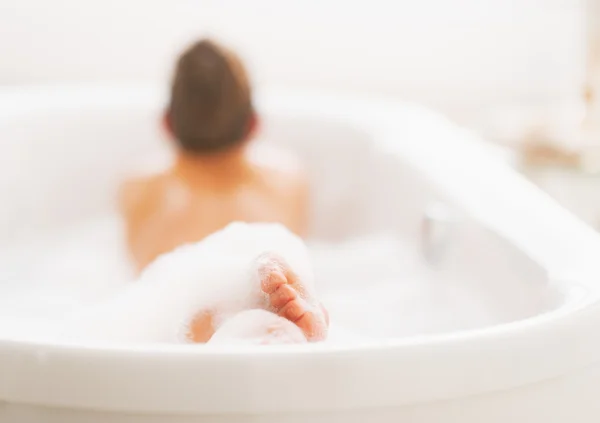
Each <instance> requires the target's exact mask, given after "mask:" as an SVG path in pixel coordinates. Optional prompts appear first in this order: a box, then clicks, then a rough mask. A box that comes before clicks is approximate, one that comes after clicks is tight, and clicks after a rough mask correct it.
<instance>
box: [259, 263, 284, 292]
mask: <svg viewBox="0 0 600 423" xmlns="http://www.w3.org/2000/svg"><path fill="white" fill-rule="evenodd" d="M286 283H287V279H286V277H285V275H284V274H283V272H282V271H281V270H280V269H277V268H272V269H270V270H267V271H264V270H263V272H261V288H262V290H263V292H264V293H265V294H268V295H271V294H274V293H275V292H277V291H278V290H279V288H280V287H281V286H282V285H285V284H286Z"/></svg>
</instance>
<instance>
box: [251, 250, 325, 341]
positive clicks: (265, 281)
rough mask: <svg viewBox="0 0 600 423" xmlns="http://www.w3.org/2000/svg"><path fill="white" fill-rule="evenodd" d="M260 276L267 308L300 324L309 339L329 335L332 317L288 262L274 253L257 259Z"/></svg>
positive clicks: (322, 338) (321, 339)
mask: <svg viewBox="0 0 600 423" xmlns="http://www.w3.org/2000/svg"><path fill="white" fill-rule="evenodd" d="M258 275H259V279H260V284H261V290H262V292H263V293H264V294H265V295H266V296H267V309H268V311H271V312H273V313H275V314H277V315H279V316H281V317H284V318H286V319H287V320H289V321H290V322H292V323H294V324H295V325H296V326H298V327H299V328H300V329H301V330H302V332H303V333H304V336H305V337H306V339H307V340H308V341H310V342H315V341H323V340H324V339H325V338H327V331H328V327H329V316H328V314H327V310H325V308H324V307H323V305H322V304H321V303H320V302H319V301H318V300H317V299H316V298H315V297H314V296H313V295H312V293H310V292H309V290H308V289H307V287H306V286H305V285H304V284H303V283H302V281H301V280H300V278H299V277H298V275H296V273H295V272H294V271H293V270H292V269H291V268H290V266H289V265H288V264H287V263H286V261H285V260H284V259H283V258H281V257H280V256H278V255H276V254H273V253H265V254H262V255H261V256H260V257H259V258H258Z"/></svg>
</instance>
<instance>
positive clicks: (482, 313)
mask: <svg viewBox="0 0 600 423" xmlns="http://www.w3.org/2000/svg"><path fill="white" fill-rule="evenodd" d="M308 247H309V252H310V258H309V259H310V261H311V262H312V267H313V269H314V275H315V289H316V290H317V292H318V296H319V298H320V299H321V300H322V301H323V302H324V304H325V305H326V306H327V308H328V310H329V312H330V317H331V323H332V329H331V333H330V338H329V341H328V342H357V341H361V342H362V341H365V340H367V341H368V340H377V339H382V338H397V337H406V336H411V335H419V334H429V333H438V332H447V331H453V330H459V329H468V328H475V327H483V326H487V325H490V324H493V323H496V322H497V319H495V317H494V315H493V314H491V313H490V312H489V310H488V309H487V308H486V307H485V305H484V302H482V301H480V299H479V298H478V297H477V296H476V295H474V293H472V292H469V291H467V290H465V289H464V287H463V286H462V285H461V284H460V281H456V282H457V283H452V281H448V280H444V281H443V283H440V276H439V274H438V273H436V272H435V271H434V270H432V269H430V268H428V267H427V266H426V265H425V264H424V263H423V262H422V261H421V259H420V257H419V255H418V254H417V250H416V248H415V246H412V245H409V244H407V243H403V242H402V240H399V239H397V238H395V237H392V236H390V235H373V236H369V237H363V238H360V239H354V240H350V241H346V242H343V243H338V244H325V243H316V242H309V244H308ZM172 277H173V279H174V283H173V285H172V287H173V288H175V286H177V283H175V282H176V281H178V280H179V279H181V278H178V275H176V274H175V275H172ZM134 279H135V276H134V272H133V269H132V268H131V267H130V266H129V261H128V257H127V254H126V251H125V249H124V245H123V229H122V227H121V222H120V220H119V219H118V217H116V216H106V217H103V218H97V219H93V220H89V221H85V222H79V223H77V224H74V225H72V226H71V227H69V228H67V229H62V230H61V231H60V232H56V233H47V234H44V235H43V236H40V237H36V238H35V239H34V240H31V239H30V240H27V241H22V242H19V243H17V244H15V245H11V246H10V248H4V249H2V251H0V337H4V338H6V337H9V338H18V339H22V338H27V339H30V338H33V339H35V338H44V339H47V338H48V337H52V336H54V334H56V333H60V330H61V328H63V327H64V325H65V321H73V319H72V316H90V315H94V313H95V310H99V309H101V308H102V307H105V305H106V304H111V307H117V308H118V307H119V305H118V304H117V305H114V301H113V299H114V298H115V297H126V296H124V295H123V291H132V288H131V285H132V281H133V280H134ZM230 279H235V278H230ZM238 279H239V278H238ZM141 282H142V281H141ZM141 282H140V284H138V285H141ZM165 286H166V285H165ZM238 288H239V287H238ZM238 288H234V287H233V286H228V287H226V288H223V289H231V290H233V289H238ZM135 289H137V288H135ZM180 289H181V290H182V295H181V296H180V297H179V300H173V302H172V304H171V307H170V310H169V307H166V308H165V307H164V306H163V307H162V308H160V309H159V310H157V307H156V306H155V305H154V304H159V303H160V299H161V295H162V294H161V291H160V290H155V291H154V293H153V294H148V296H147V298H148V300H147V301H145V302H144V300H137V299H136V301H137V302H129V303H126V302H122V304H125V305H123V307H125V306H127V307H131V304H136V305H135V308H136V310H135V311H134V310H129V312H130V314H129V316H138V319H139V321H138V322H137V325H138V326H128V324H127V323H124V322H123V319H122V316H123V315H124V314H123V311H121V314H119V312H117V313H113V316H117V317H118V318H117V317H115V318H114V319H113V320H114V321H110V319H108V321H99V320H98V318H97V316H99V314H98V313H95V316H96V319H95V320H94V319H88V320H86V318H81V319H77V320H78V322H79V323H80V324H81V325H82V326H81V327H82V328H83V327H85V325H90V324H94V325H96V329H97V328H98V327H99V326H102V330H101V331H98V330H96V331H95V332H94V331H92V332H91V333H92V336H94V334H103V335H107V336H106V339H110V340H112V341H114V342H125V343H126V342H132V341H142V342H143V341H148V340H149V339H152V338H153V337H156V338H157V339H156V341H157V342H177V336H176V335H177V334H174V336H173V337H172V338H169V337H165V336H164V333H165V331H168V330H169V328H165V327H161V324H163V326H164V322H165V321H167V320H166V319H165V315H166V313H175V314H176V313H184V312H187V310H185V309H184V307H183V306H182V304H185V307H192V306H194V307H196V306H198V303H194V302H193V301H192V302H189V301H188V298H186V296H185V295H183V294H185V292H183V289H184V288H180ZM133 292H134V293H133V294H131V295H137V294H135V291H133ZM163 294H164V293H163ZM204 294H205V295H209V294H208V293H207V292H204ZM151 295H154V298H153V299H152V297H151ZM240 298H241V297H240ZM152 301H154V303H152ZM177 301H179V302H177ZM182 301H183V302H182ZM177 309H178V310H179V311H178V310H177ZM125 314H126V313H125ZM131 319H133V320H132V321H131V322H130V323H131V325H134V324H136V322H135V321H134V320H135V317H131ZM144 319H145V320H144ZM142 320H144V321H145V322H147V325H146V326H147V328H148V330H147V332H145V331H142V332H143V333H139V332H140V331H139V330H138V331H137V332H138V333H135V334H133V333H131V330H130V329H131V328H133V327H137V328H139V324H140V323H141V322H142ZM57 331H58V332H57ZM108 335H110V336H108ZM130 335H131V336H130Z"/></svg>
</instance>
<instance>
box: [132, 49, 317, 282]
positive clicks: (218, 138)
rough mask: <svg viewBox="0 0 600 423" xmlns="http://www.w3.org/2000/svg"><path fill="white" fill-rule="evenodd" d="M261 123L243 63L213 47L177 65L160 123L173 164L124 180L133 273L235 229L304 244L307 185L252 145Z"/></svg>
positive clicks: (294, 165)
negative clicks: (282, 234) (279, 234)
mask: <svg viewBox="0 0 600 423" xmlns="http://www.w3.org/2000/svg"><path fill="white" fill-rule="evenodd" d="M258 124H259V118H258V116H257V114H256V111H255V110H254V107H253V104H252V93H251V88H250V84H249V80H248V76H247V74H246V71H245V69H244V66H243V65H242V63H241V61H240V59H239V58H238V57H236V55H235V54H233V53H232V52H231V51H229V50H227V49H225V48H223V47H221V46H219V45H217V44H216V43H214V42H212V41H209V40H202V41H199V42H197V43H196V44H194V45H192V46H191V47H190V48H189V49H188V50H187V51H185V52H184V53H183V55H182V56H181V57H180V58H179V61H178V63H177V66H176V69H175V75H174V79H173V82H172V87H171V99H170V103H169V105H168V108H167V110H166V112H165V115H164V127H165V129H166V131H167V133H168V134H169V135H170V137H171V138H172V140H173V143H174V146H175V149H176V159H175V162H174V164H173V166H172V167H171V168H170V169H168V170H166V171H164V172H161V173H157V174H153V175H144V176H139V177H136V178H133V179H131V180H128V181H126V182H125V183H124V184H123V186H122V190H121V195H120V204H121V211H122V214H123V216H124V218H125V222H126V231H127V242H128V246H129V250H130V252H131V255H132V257H133V259H134V261H135V264H136V266H137V268H138V269H140V270H141V269H143V268H144V267H146V266H147V265H148V264H149V263H150V262H152V261H153V260H154V259H155V258H156V257H158V256H159V255H161V254H163V253H165V252H168V251H171V250H173V249H174V248H175V247H177V246H179V245H182V244H185V243H189V242H195V241H199V240H201V239H202V238H204V237H206V236H207V235H209V234H211V233H213V232H215V231H216V230H218V229H221V228H223V227H224V226H226V225H227V224H228V223H230V222H233V221H244V222H278V223H281V224H283V225H285V226H286V227H287V228H288V229H290V230H292V231H293V232H295V233H296V234H299V235H301V236H302V235H304V232H305V228H306V220H307V210H308V204H307V193H308V189H307V181H306V178H305V174H304V173H303V172H302V169H301V168H300V166H299V164H298V162H296V161H294V160H292V159H290V158H289V157H282V153H280V152H275V151H272V150H268V151H267V150H266V149H265V148H264V146H261V147H260V148H259V146H256V145H254V144H253V143H252V140H253V136H254V135H255V133H256V130H257V128H258Z"/></svg>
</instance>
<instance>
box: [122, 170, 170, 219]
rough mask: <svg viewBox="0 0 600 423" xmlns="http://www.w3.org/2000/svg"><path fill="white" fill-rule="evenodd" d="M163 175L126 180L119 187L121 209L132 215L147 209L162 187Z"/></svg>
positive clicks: (135, 177) (141, 176) (140, 176)
mask: <svg viewBox="0 0 600 423" xmlns="http://www.w3.org/2000/svg"><path fill="white" fill-rule="evenodd" d="M161 179H162V175H160V174H154V175H137V176H133V177H130V178H128V179H125V180H124V181H123V182H122V183H121V186H120V187H119V198H118V201H119V208H120V209H121V212H122V213H124V214H126V215H130V214H132V213H136V210H139V209H143V208H146V207H147V206H148V205H149V202H151V201H152V198H153V197H155V193H156V190H157V189H158V187H159V185H160V181H161Z"/></svg>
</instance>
